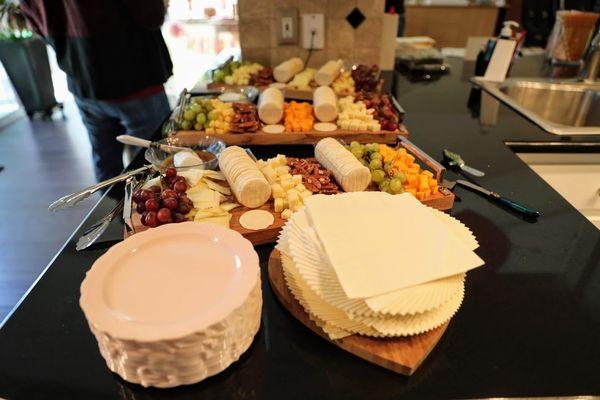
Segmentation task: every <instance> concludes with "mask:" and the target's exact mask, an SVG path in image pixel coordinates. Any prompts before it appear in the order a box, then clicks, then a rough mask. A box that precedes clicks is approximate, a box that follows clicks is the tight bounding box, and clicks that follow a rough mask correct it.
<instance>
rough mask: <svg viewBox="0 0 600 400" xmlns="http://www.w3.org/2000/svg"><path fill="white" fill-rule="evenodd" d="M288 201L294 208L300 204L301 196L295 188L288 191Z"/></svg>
mask: <svg viewBox="0 0 600 400" xmlns="http://www.w3.org/2000/svg"><path fill="white" fill-rule="evenodd" d="M287 201H288V204H289V206H290V208H293V207H294V206H295V205H296V204H298V203H299V202H300V196H299V195H298V192H297V191H296V190H294V189H292V190H290V191H289V192H288V193H287Z"/></svg>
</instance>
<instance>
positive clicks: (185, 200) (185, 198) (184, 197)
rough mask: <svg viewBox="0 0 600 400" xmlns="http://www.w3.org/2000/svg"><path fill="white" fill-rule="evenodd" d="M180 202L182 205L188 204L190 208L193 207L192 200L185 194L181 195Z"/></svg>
mask: <svg viewBox="0 0 600 400" xmlns="http://www.w3.org/2000/svg"><path fill="white" fill-rule="evenodd" d="M179 202H180V203H185V204H187V205H189V206H191V205H192V200H190V198H189V197H188V196H187V194H185V193H179Z"/></svg>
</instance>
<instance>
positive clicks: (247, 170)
mask: <svg viewBox="0 0 600 400" xmlns="http://www.w3.org/2000/svg"><path fill="white" fill-rule="evenodd" d="M219 167H220V168H221V171H222V172H223V175H225V179H227V182H228V183H229V186H230V187H231V190H232V191H233V194H234V195H235V198H236V199H237V201H238V202H239V203H240V204H242V205H244V206H246V207H248V208H256V207H260V206H262V205H263V204H265V203H266V202H267V201H268V200H269V199H270V198H271V185H269V182H267V180H266V179H265V177H264V176H263V174H262V172H260V170H259V169H258V166H257V165H256V162H254V160H253V159H252V158H250V156H249V155H248V153H246V152H245V151H244V149H242V148H241V147H238V146H230V147H228V148H226V149H225V150H223V152H222V153H221V155H220V156H219Z"/></svg>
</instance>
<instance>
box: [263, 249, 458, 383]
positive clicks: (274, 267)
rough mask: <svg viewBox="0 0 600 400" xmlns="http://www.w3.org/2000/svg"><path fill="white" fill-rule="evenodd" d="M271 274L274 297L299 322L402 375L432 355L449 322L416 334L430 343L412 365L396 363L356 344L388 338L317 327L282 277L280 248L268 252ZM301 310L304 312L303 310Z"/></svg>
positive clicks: (337, 344) (408, 372)
mask: <svg viewBox="0 0 600 400" xmlns="http://www.w3.org/2000/svg"><path fill="white" fill-rule="evenodd" d="M267 268H268V271H267V272H268V276H269V283H270V286H271V289H272V290H273V292H274V293H275V296H276V297H277V299H278V300H279V302H280V303H281V304H282V305H283V306H284V307H285V308H286V309H287V310H288V312H289V313H290V314H292V315H293V316H294V317H295V318H296V319H297V320H298V321H299V322H301V323H302V324H303V325H304V326H306V327H307V328H308V329H310V330H311V331H313V332H314V333H316V334H317V335H319V336H321V337H322V338H324V339H325V340H327V341H328V342H330V343H332V344H335V345H336V346H338V347H340V348H342V349H344V350H346V351H347V352H349V353H351V354H353V355H355V356H357V357H359V358H361V359H363V360H365V361H367V362H371V363H373V364H376V365H379V366H381V367H383V368H385V369H388V370H390V371H394V372H396V373H399V374H401V375H406V376H410V375H412V374H413V373H414V372H415V371H416V370H417V368H418V367H419V366H420V365H421V364H422V363H423V361H424V360H425V359H426V358H427V357H428V356H429V354H430V353H431V351H432V350H433V349H434V348H435V346H436V345H437V343H438V342H439V340H440V339H441V337H442V336H443V335H444V333H445V331H446V328H447V327H448V324H449V321H448V322H446V323H444V324H443V325H441V326H440V327H438V328H435V329H433V330H431V331H429V332H426V333H424V334H421V335H416V336H413V337H411V338H410V339H409V341H412V340H413V339H414V338H416V340H419V339H423V338H425V337H427V338H428V339H429V340H430V341H431V343H430V345H429V346H428V347H427V349H426V351H425V352H424V353H423V354H421V355H420V357H419V359H418V360H416V361H415V362H414V363H412V364H410V365H404V364H399V363H394V362H393V361H391V360H390V359H389V358H385V357H382V356H381V355H379V354H376V353H373V352H368V351H367V350H366V349H365V347H364V346H360V345H357V341H380V340H381V341H384V340H386V339H376V338H366V337H362V336H360V335H352V336H349V337H346V338H343V339H340V340H331V339H330V338H329V337H328V336H327V334H326V333H325V332H324V331H323V330H322V329H321V328H320V327H318V326H317V324H316V323H315V322H314V321H312V320H311V319H310V318H309V316H308V314H307V313H306V312H305V311H304V309H303V308H302V306H301V305H300V304H299V303H298V301H297V300H296V299H295V298H294V296H293V295H292V294H291V292H290V291H289V289H288V288H287V285H286V283H285V278H284V277H283V273H282V269H281V268H282V267H281V254H280V252H279V250H277V249H274V250H273V251H272V252H271V254H270V255H269V261H268V266H267ZM294 308H295V309H297V310H299V311H298V312H297V313H295V312H294V311H293V309H294ZM300 310H301V311H300Z"/></svg>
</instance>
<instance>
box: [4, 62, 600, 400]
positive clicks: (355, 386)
mask: <svg viewBox="0 0 600 400" xmlns="http://www.w3.org/2000/svg"><path fill="white" fill-rule="evenodd" d="M535 65H536V64H535V63H529V62H528V61H527V60H520V61H519V62H518V63H517V65H516V66H515V67H514V68H513V71H512V74H513V76H517V75H530V76H531V75H533V76H535V75H537V74H538V70H537V67H536V66H535ZM452 66H453V69H452V72H451V74H450V75H447V76H443V77H441V78H440V79H439V80H437V81H430V82H426V83H422V82H410V81H409V80H408V79H407V78H406V77H404V76H401V75H399V74H396V76H395V78H396V79H395V80H396V82H395V84H394V86H395V92H396V94H397V97H398V99H399V100H400V102H401V104H402V105H403V107H404V108H405V109H406V112H407V118H406V122H407V124H408V126H409V129H410V131H411V138H412V140H413V141H414V142H415V143H416V144H417V145H418V146H420V147H422V148H423V149H424V150H426V151H427V152H429V153H430V154H431V155H434V156H435V157H441V151H442V149H443V148H450V149H452V150H454V151H456V152H458V153H460V154H462V155H463V156H464V158H465V159H466V160H467V161H468V163H469V164H471V165H473V166H475V167H477V168H480V169H482V170H484V171H485V172H486V176H485V177H484V178H480V179H478V182H479V183H481V184H482V185H484V186H486V187H489V188H490V189H493V190H496V191H498V192H500V193H503V194H505V195H507V196H509V197H512V198H514V199H517V200H519V201H521V202H523V203H525V204H528V205H530V206H532V207H533V208H536V209H539V210H540V211H541V213H542V217H541V218H540V219H539V221H538V222H536V223H529V222H525V221H523V220H522V219H520V218H519V217H517V216H515V215H513V214H511V213H509V212H507V211H505V210H504V209H501V208H499V207H497V206H495V205H494V204H492V203H490V202H488V201H487V200H485V199H483V198H481V197H479V196H478V195H476V194H473V193H471V192H468V191H466V190H463V189H460V188H457V189H456V193H457V194H458V195H459V197H460V198H462V201H460V202H457V203H456V204H455V207H454V209H453V210H452V215H453V216H455V217H456V218H458V219H460V220H461V221H462V222H464V223H465V224H466V225H467V226H468V227H470V228H471V229H472V230H473V232H474V233H475V235H476V236H477V238H478V239H479V242H480V248H479V249H478V250H477V252H478V254H479V255H480V256H481V257H482V258H483V259H484V260H485V261H486V265H485V266H484V267H482V268H478V269H476V270H474V271H472V272H470V273H469V274H468V277H467V282H466V286H467V288H466V297H465V300H464V303H463V305H462V307H461V309H460V311H459V312H458V314H457V315H456V316H455V317H454V318H453V319H452V321H451V323H450V325H449V327H448V329H447V331H446V333H445V335H444V336H443V338H442V339H441V341H440V342H439V344H438V345H437V347H436V348H435V349H434V350H433V352H432V353H431V354H430V355H429V357H428V358H427V359H426V360H425V362H424V363H423V365H421V367H420V368H419V369H418V370H417V371H416V373H415V374H414V375H413V376H411V377H404V376H401V375H397V374H395V373H393V372H390V371H388V370H385V369H383V368H380V367H377V366H375V365H371V364H369V363H367V362H365V361H363V360H361V359H358V358H356V357H354V356H352V355H350V354H348V353H345V352H344V351H342V350H340V349H338V348H336V347H335V346H333V345H331V344H329V343H328V342H326V341H325V340H323V339H321V338H320V337H318V336H317V335H315V334H314V333H312V332H311V331H309V330H308V329H307V328H305V327H304V326H303V325H302V324H301V323H299V322H298V321H296V320H295V319H294V317H292V316H291V315H290V314H289V313H288V312H287V311H286V310H285V309H284V308H283V307H282V306H281V305H280V304H279V303H278V301H277V300H276V298H275V297H274V295H273V293H272V291H271V289H270V287H269V284H268V282H267V280H266V276H265V275H264V274H263V295H264V309H263V317H262V327H261V329H260V331H259V333H258V335H257V336H256V338H255V341H254V343H253V345H252V346H251V348H250V349H249V350H248V352H247V353H246V354H245V355H244V356H243V357H242V359H241V360H240V361H239V362H236V363H235V364H234V365H232V366H231V367H230V368H228V369H227V370H226V371H225V372H223V373H221V374H219V375H217V376H215V377H212V378H209V379H207V380H205V381H203V382H201V383H199V384H196V385H192V386H187V387H181V388H177V389H169V390H156V389H144V388H142V387H141V386H137V385H133V384H129V383H126V382H124V381H123V380H121V379H120V378H119V377H118V376H116V375H114V374H112V373H110V372H109V370H108V369H107V367H106V365H105V363H104V360H103V359H102V357H101V356H100V353H99V352H98V348H97V345H96V342H95V339H94V337H93V336H92V334H91V332H90V331H89V329H88V326H87V324H86V321H85V319H84V316H83V313H82V312H81V310H80V308H79V304H78V299H79V285H80V284H81V281H82V279H83V277H84V275H85V273H86V271H87V270H88V269H89V268H90V267H91V265H92V264H93V262H94V261H95V260H96V259H97V258H98V257H99V256H100V255H101V254H103V253H104V252H105V251H106V248H107V246H108V245H110V244H111V243H113V242H112V241H116V240H120V239H121V234H122V228H123V227H122V225H120V224H119V223H114V224H113V226H111V228H110V232H109V233H108V234H107V235H106V241H105V242H103V243H101V244H99V245H96V246H95V247H94V248H93V249H91V250H88V251H84V252H76V251H75V241H76V239H77V238H78V237H79V235H80V233H81V231H82V229H83V228H85V227H87V226H89V225H90V224H91V223H92V222H93V221H95V220H97V219H98V218H99V217H100V216H101V215H103V214H104V213H106V212H107V211H108V210H109V209H110V208H112V207H113V205H114V204H115V202H116V201H117V200H116V199H115V198H117V197H119V196H121V194H122V190H123V188H122V186H116V187H114V188H113V189H112V190H111V191H110V192H109V193H108V195H107V196H106V197H104V198H103V199H102V200H101V201H100V202H99V204H98V205H97V206H96V208H95V209H94V210H93V211H92V212H91V214H90V215H89V216H88V218H87V219H86V220H85V221H84V222H83V224H82V226H81V227H80V229H78V231H77V232H75V233H74V235H73V236H72V237H71V238H69V239H68V241H67V242H66V244H65V246H64V248H63V249H62V250H61V251H60V252H59V254H57V256H56V258H55V259H54V260H53V261H52V262H51V264H50V265H49V267H48V269H47V270H46V271H45V273H44V274H43V275H42V276H41V278H40V279H39V280H38V281H37V283H36V284H35V285H34V287H33V288H32V289H31V291H30V292H29V293H28V295H27V296H26V297H25V298H24V300H23V301H22V302H21V304H20V305H19V306H18V308H17V309H16V310H15V311H14V313H13V314H12V316H11V317H10V318H9V319H8V320H6V321H5V323H4V325H3V327H2V328H1V330H0V397H3V398H8V399H32V398H52V399H71V398H72V399H108V398H122V399H159V398H160V399H163V398H165V399H166V398H168V399H176V398H182V399H183V398H185V399H195V398H208V399H215V398H224V399H237V398H240V399H242V398H243V399H254V398H256V399H263V398H269V399H279V398H286V399H307V398H327V399H353V398H369V399H387V398H402V397H408V398H485V397H500V396H551V395H552V396H559V395H589V394H595V395H600V379H598V374H597V372H596V371H597V366H598V365H599V364H600V340H599V339H600V233H599V231H598V230H597V229H596V228H595V227H594V226H593V225H592V224H591V223H590V222H589V221H587V220H586V219H585V218H584V217H583V216H582V215H581V214H580V213H579V212H578V211H576V210H575V209H574V208H573V207H572V206H571V205H569V203H567V202H566V201H565V200H564V199H563V198H562V197H561V196H560V195H559V194H558V193H557V192H556V191H555V190H553V189H552V188H551V187H550V186H549V185H548V184H546V183H545V182H544V181H543V180H542V179H541V178H540V177H538V176H537V175H536V174H535V173H534V172H533V171H532V170H531V169H529V167H528V166H527V165H526V164H524V163H523V162H522V161H521V160H520V159H519V158H518V157H517V156H516V155H515V154H514V152H513V151H512V150H511V149H510V148H509V147H507V145H506V144H505V142H506V141H511V142H528V141H535V142H553V141H556V140H557V139H556V138H557V137H556V136H552V135H548V134H546V133H544V132H542V131H540V129H538V128H537V127H536V126H534V125H533V124H531V123H529V122H528V121H526V120H525V119H523V118H522V117H520V116H518V115H517V114H515V113H514V112H512V111H511V110H509V109H508V108H506V107H504V106H500V107H499V110H498V118H497V121H496V123H495V125H488V126H483V125H481V124H480V122H479V118H478V117H477V112H476V111H472V110H471V109H470V108H468V106H467V104H468V102H469V101H468V100H469V96H470V95H472V94H471V93H470V89H471V86H470V84H469V83H468V81H467V80H466V79H464V78H463V76H467V75H468V74H467V72H468V71H470V69H469V70H468V69H465V72H464V73H463V71H462V68H463V65H462V62H459V61H457V60H453V61H452ZM465 68H468V66H465ZM475 96H477V94H475ZM474 103H476V102H474ZM474 109H475V110H476V109H477V107H475V108H474ZM561 140H565V139H561ZM577 140H579V139H577ZM255 150H256V151H255V153H256V155H257V156H259V157H260V156H271V155H274V154H276V152H278V151H284V152H286V153H287V154H296V155H305V154H310V152H311V148H310V147H295V148H291V147H290V148H283V147H268V148H266V147H265V148H256V149H255ZM141 162H142V159H141V157H138V158H137V159H136V161H135V162H134V164H140V163H141ZM449 176H450V177H456V176H455V175H452V174H449ZM65 212H68V211H65ZM56 218H60V214H57V215H56ZM23 240H26V238H23ZM271 250H272V246H270V245H267V246H260V247H258V248H257V251H258V252H259V254H260V256H261V260H262V266H263V267H265V265H266V264H265V262H266V260H267V257H268V255H269V253H270V251H271ZM15 268H18V266H15ZM0 279H2V278H1V277H0Z"/></svg>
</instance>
